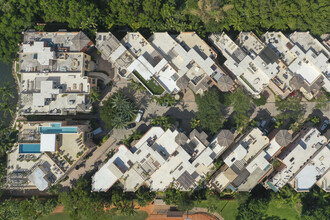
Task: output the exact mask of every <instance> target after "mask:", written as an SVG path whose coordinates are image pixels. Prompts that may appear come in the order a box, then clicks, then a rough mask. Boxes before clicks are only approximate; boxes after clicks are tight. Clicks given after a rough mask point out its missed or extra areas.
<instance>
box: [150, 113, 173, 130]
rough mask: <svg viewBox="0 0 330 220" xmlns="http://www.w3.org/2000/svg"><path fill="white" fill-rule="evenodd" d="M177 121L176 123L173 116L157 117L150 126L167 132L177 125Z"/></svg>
mask: <svg viewBox="0 0 330 220" xmlns="http://www.w3.org/2000/svg"><path fill="white" fill-rule="evenodd" d="M175 121H176V119H175V118H174V117H172V116H164V115H162V116H157V117H155V118H152V119H151V122H150V124H151V125H152V126H160V127H162V128H163V129H164V130H167V129H169V128H170V127H171V126H172V125H173V124H174V123H175Z"/></svg>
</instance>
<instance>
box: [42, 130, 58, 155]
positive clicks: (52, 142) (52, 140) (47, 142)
mask: <svg viewBox="0 0 330 220" xmlns="http://www.w3.org/2000/svg"><path fill="white" fill-rule="evenodd" d="M55 150H56V134H41V141H40V151H41V152H55Z"/></svg>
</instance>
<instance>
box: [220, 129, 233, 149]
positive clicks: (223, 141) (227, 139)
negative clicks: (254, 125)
mask: <svg viewBox="0 0 330 220" xmlns="http://www.w3.org/2000/svg"><path fill="white" fill-rule="evenodd" d="M217 141H218V144H219V145H221V146H224V147H228V146H229V145H231V143H233V141H234V134H233V133H232V132H231V131H229V130H226V129H223V130H221V131H220V133H219V134H218V137H217Z"/></svg>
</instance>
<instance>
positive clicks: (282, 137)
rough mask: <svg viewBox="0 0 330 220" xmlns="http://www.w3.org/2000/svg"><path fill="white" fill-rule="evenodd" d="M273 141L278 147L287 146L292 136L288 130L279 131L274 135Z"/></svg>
mask: <svg viewBox="0 0 330 220" xmlns="http://www.w3.org/2000/svg"><path fill="white" fill-rule="evenodd" d="M275 140H276V142H277V143H278V144H279V145H280V146H287V145H289V143H290V142H291V141H292V135H291V134H290V133H289V131H288V130H280V131H279V132H278V133H277V134H276V136H275Z"/></svg>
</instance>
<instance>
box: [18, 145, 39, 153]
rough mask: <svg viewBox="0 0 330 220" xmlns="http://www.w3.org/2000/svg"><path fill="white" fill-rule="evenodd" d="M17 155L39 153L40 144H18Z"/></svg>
mask: <svg viewBox="0 0 330 220" xmlns="http://www.w3.org/2000/svg"><path fill="white" fill-rule="evenodd" d="M19 153H23V154H24V153H35V154H36V153H41V152H40V144H19Z"/></svg>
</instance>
